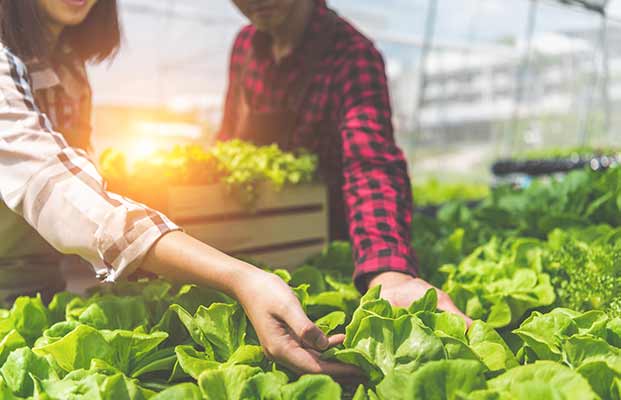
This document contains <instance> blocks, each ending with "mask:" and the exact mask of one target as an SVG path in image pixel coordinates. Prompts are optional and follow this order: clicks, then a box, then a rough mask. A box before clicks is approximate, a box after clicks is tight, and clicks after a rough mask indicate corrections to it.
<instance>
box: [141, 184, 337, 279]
mask: <svg viewBox="0 0 621 400" xmlns="http://www.w3.org/2000/svg"><path fill="white" fill-rule="evenodd" d="M165 190H166V192H167V193H166V194H163V196H155V195H153V194H152V196H149V197H151V201H147V200H148V199H143V201H144V202H145V203H147V204H149V205H151V206H153V207H155V208H157V209H160V210H161V211H163V212H164V213H165V214H166V215H167V216H168V217H170V218H171V219H172V220H173V221H174V222H175V223H177V224H178V225H180V226H181V227H183V229H184V230H185V231H186V232H187V233H188V234H189V235H191V236H193V237H195V238H197V239H199V240H201V241H203V242H205V243H207V244H209V245H211V246H213V247H215V248H217V249H219V250H222V251H225V252H227V253H229V254H233V255H236V256H241V257H244V258H250V259H253V260H256V261H259V262H262V263H266V264H268V265H269V266H271V267H274V268H292V267H295V266H298V265H299V264H300V263H302V262H303V261H304V260H306V259H307V258H308V257H309V256H311V255H313V254H316V253H318V252H320V251H321V250H322V248H323V247H324V246H325V245H326V244H327V242H328V229H329V226H328V195H327V190H326V188H325V186H324V185H320V184H307V185H290V186H285V187H283V188H282V189H280V190H277V189H275V188H274V187H273V186H272V185H270V184H264V185H261V186H259V187H258V188H257V200H256V201H255V202H254V203H253V205H252V206H251V207H248V205H245V204H243V202H241V201H240V200H239V196H236V195H235V194H232V193H229V192H228V190H227V189H226V187H225V186H224V185H219V184H218V185H208V186H177V187H171V188H168V189H165ZM154 197H159V201H156V200H155V199H154Z"/></svg>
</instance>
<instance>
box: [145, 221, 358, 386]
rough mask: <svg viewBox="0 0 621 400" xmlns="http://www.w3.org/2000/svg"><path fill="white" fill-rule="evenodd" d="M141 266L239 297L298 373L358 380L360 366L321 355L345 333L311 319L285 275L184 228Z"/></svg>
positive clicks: (271, 353)
mask: <svg viewBox="0 0 621 400" xmlns="http://www.w3.org/2000/svg"><path fill="white" fill-rule="evenodd" d="M142 269H144V270H146V271H149V272H153V273H155V274H157V275H160V276H164V277H167V278H169V279H171V280H176V281H180V282H195V283H198V284H202V285H206V286H209V287H211V288H213V289H216V290H220V291H222V292H224V293H226V294H228V295H230V296H232V297H235V298H236V299H237V300H238V301H239V302H240V304H241V305H242V307H243V308H244V311H245V312H246V315H248V318H249V319H250V322H251V323H252V326H254V330H255V331H256V332H257V335H258V337H259V340H260V341H261V345H262V346H263V349H264V351H265V352H266V354H267V356H268V357H270V358H271V359H273V360H275V361H278V362H280V363H282V364H283V365H285V366H287V367H289V368H291V369H292V370H294V371H296V372H298V373H318V374H328V375H332V376H333V377H335V378H336V379H337V380H349V379H352V380H355V379H356V378H359V377H360V376H361V373H360V372H359V371H358V369H357V368H355V367H352V366H349V365H344V364H340V363H336V362H331V361H325V360H322V359H321V358H320V355H321V352H322V351H323V350H326V349H327V348H329V347H331V346H334V345H337V344H339V343H341V342H342V341H343V340H344V338H345V336H344V335H338V336H333V337H331V338H327V337H326V336H325V335H324V334H323V332H322V331H321V330H320V329H319V328H318V327H317V326H315V324H313V323H312V321H311V320H309V319H308V317H307V316H306V314H304V310H302V306H301V305H300V302H299V301H298V299H297V298H296V297H295V294H293V291H292V290H291V288H290V287H289V285H287V284H286V283H285V282H284V281H283V280H282V279H280V278H279V277H277V276H276V275H274V274H271V273H268V272H265V271H263V270H261V269H259V268H256V267H254V266H252V265H250V264H247V263H245V262H242V261H240V260H237V259H235V258H233V257H230V256H228V255H226V254H224V253H222V252H220V251H218V250H216V249H214V248H213V247H210V246H207V245H206V244H204V243H202V242H200V241H198V240H196V239H193V238H191V237H190V236H188V235H186V234H185V233H182V232H171V233H169V234H167V235H165V236H163V237H162V238H161V239H160V240H159V241H158V242H157V243H156V244H155V245H154V246H153V248H152V249H151V251H149V254H148V255H147V257H146V259H145V261H144V263H143V265H142Z"/></svg>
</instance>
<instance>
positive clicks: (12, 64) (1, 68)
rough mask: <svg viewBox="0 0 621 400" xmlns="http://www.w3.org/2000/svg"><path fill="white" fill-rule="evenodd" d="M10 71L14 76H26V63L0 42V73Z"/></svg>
mask: <svg viewBox="0 0 621 400" xmlns="http://www.w3.org/2000/svg"><path fill="white" fill-rule="evenodd" d="M7 71H12V72H13V73H14V74H15V73H16V74H18V75H24V76H25V75H27V67H26V63H25V62H24V61H23V60H22V59H21V58H20V57H18V56H17V55H16V54H15V53H14V52H13V51H12V50H11V49H10V48H8V47H7V46H6V45H5V44H4V43H2V42H0V73H3V74H4V73H6V72H7Z"/></svg>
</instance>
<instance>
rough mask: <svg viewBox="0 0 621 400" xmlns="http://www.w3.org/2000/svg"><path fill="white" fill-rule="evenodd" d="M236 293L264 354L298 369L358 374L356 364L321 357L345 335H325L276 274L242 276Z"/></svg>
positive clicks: (339, 375)
mask: <svg viewBox="0 0 621 400" xmlns="http://www.w3.org/2000/svg"><path fill="white" fill-rule="evenodd" d="M235 296H236V297H237V299H238V300H239V302H240V303H241V304H242V306H243V307H244V310H245V311H246V315H248V318H249V319H250V321H251V322H252V325H253V326H254V329H255V331H256V332H257V336H258V337H259V340H260V341H261V345H262V346H263V350H264V352H265V354H266V355H267V356H268V357H269V358H270V359H272V360H275V361H278V362H280V363H282V364H283V365H285V366H286V367H288V368H290V369H291V370H293V371H295V372H297V373H312V374H328V375H331V376H333V377H335V378H337V379H338V378H352V377H356V376H360V372H359V371H358V369H357V368H355V367H353V366H350V365H345V364H341V363H337V362H332V361H325V360H322V359H321V358H320V354H321V352H322V351H324V350H326V349H328V348H329V347H332V346H335V345H337V344H340V343H342V341H343V339H344V335H337V336H333V337H330V338H328V337H326V335H324V333H323V332H322V331H321V330H320V329H319V328H318V327H317V326H316V325H315V324H313V322H312V321H311V320H310V319H308V317H307V316H306V314H305V313H304V311H303V310H302V306H301V305H300V302H299V301H298V299H297V298H296V297H295V294H294V293H293V291H292V290H291V288H290V287H289V286H288V285H287V284H286V283H285V282H284V281H283V280H282V279H280V278H279V277H278V276H276V275H273V274H270V273H267V272H264V271H261V270H259V269H256V270H254V271H252V272H249V273H248V274H247V275H246V276H245V277H244V278H242V279H241V280H240V282H239V285H237V288H236V290H235Z"/></svg>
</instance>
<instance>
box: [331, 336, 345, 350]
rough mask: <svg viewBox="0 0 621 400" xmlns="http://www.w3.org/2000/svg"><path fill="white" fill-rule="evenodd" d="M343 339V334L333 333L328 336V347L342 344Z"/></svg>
mask: <svg viewBox="0 0 621 400" xmlns="http://www.w3.org/2000/svg"><path fill="white" fill-rule="evenodd" d="M344 341H345V335H344V334H342V333H340V334H338V335H333V336H330V337H329V338H328V342H329V344H328V348H331V347H334V346H338V345H339V344H343V342H344Z"/></svg>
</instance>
